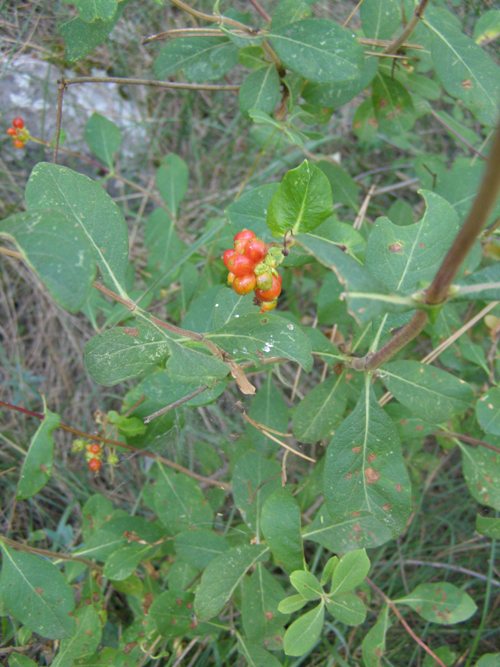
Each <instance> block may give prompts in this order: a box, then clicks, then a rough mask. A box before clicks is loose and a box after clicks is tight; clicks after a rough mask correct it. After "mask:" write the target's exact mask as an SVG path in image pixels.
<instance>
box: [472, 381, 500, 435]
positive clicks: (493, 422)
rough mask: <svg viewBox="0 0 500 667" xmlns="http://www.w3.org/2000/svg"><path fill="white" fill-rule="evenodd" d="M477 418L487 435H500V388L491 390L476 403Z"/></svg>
mask: <svg viewBox="0 0 500 667" xmlns="http://www.w3.org/2000/svg"><path fill="white" fill-rule="evenodd" d="M476 417H477V421H478V422H479V424H480V426H481V428H482V429H483V431H484V432H485V433H493V435H500V387H493V388H491V389H489V390H488V391H487V392H486V394H484V395H483V396H481V398H480V399H479V400H478V402H477V403H476Z"/></svg>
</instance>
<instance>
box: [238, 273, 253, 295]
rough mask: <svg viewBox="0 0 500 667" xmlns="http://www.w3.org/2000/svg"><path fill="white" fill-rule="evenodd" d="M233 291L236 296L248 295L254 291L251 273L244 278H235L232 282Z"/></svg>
mask: <svg viewBox="0 0 500 667" xmlns="http://www.w3.org/2000/svg"><path fill="white" fill-rule="evenodd" d="M233 289H234V291H235V292H236V294H249V293H250V292H252V291H253V290H254V289H255V276H254V274H253V273H247V274H246V275H244V276H236V278H235V279H234V282H233Z"/></svg>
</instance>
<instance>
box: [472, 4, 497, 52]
mask: <svg viewBox="0 0 500 667" xmlns="http://www.w3.org/2000/svg"><path fill="white" fill-rule="evenodd" d="M499 36H500V9H490V10H489V11H485V12H483V13H481V15H480V16H479V18H478V20H477V21H476V25H475V26H474V35H473V38H474V41H475V42H476V44H479V45H481V44H483V43H487V42H490V41H492V40H494V39H497V38H498V37H499Z"/></svg>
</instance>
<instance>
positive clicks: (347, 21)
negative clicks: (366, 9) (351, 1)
mask: <svg viewBox="0 0 500 667" xmlns="http://www.w3.org/2000/svg"><path fill="white" fill-rule="evenodd" d="M364 1H365V0H359V1H358V3H357V5H356V6H355V7H354V9H353V10H352V12H351V13H350V14H349V16H348V17H347V18H346V20H345V21H344V23H343V24H342V25H343V26H344V28H345V27H346V26H347V25H349V23H350V22H351V20H352V18H353V16H354V14H356V12H357V11H358V9H359V8H360V7H361V5H362V4H363V2H364Z"/></svg>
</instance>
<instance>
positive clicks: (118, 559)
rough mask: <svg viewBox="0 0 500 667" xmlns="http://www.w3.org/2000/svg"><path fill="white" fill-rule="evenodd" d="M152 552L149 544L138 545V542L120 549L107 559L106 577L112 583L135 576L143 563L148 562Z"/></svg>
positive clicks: (105, 566) (105, 565)
mask: <svg viewBox="0 0 500 667" xmlns="http://www.w3.org/2000/svg"><path fill="white" fill-rule="evenodd" d="M151 551H152V548H151V546H150V545H149V544H146V545H144V544H138V543H136V542H134V543H132V544H127V545H125V546H123V547H120V548H118V549H117V550H116V551H113V553H112V554H111V555H110V556H109V557H108V558H106V563H105V564H104V572H103V573H104V576H105V577H107V578H108V579H111V580H112V581H123V580H124V579H127V578H128V577H130V575H131V574H133V573H134V572H135V570H136V568H137V566H138V565H139V563H141V562H142V561H144V560H146V557H147V556H148V554H149V553H150V552H151Z"/></svg>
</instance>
